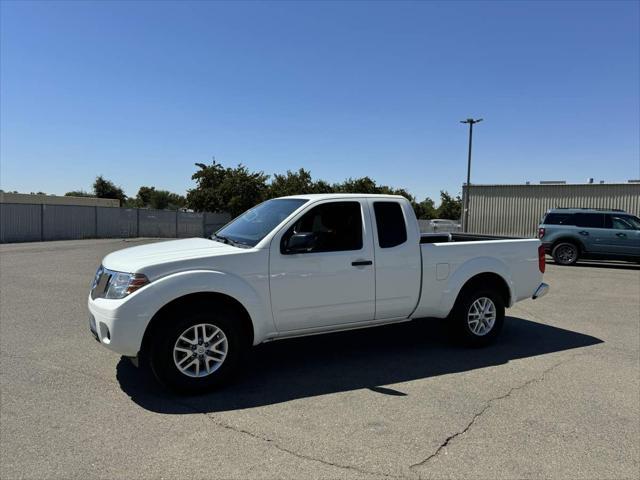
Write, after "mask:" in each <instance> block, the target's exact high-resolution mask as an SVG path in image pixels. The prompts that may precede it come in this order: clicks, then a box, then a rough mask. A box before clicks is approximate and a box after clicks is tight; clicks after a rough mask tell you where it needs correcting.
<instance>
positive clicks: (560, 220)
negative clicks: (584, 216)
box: [542, 213, 575, 225]
mask: <svg viewBox="0 0 640 480" xmlns="http://www.w3.org/2000/svg"><path fill="white" fill-rule="evenodd" d="M542 223H544V224H545V225H575V223H574V218H573V214H572V213H550V214H548V215H547V216H546V217H545V219H544V221H543V222H542Z"/></svg>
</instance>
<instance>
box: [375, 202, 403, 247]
mask: <svg viewBox="0 0 640 480" xmlns="http://www.w3.org/2000/svg"><path fill="white" fill-rule="evenodd" d="M373 211H374V213H375V216H376V229H377V231H378V245H379V246H380V248H392V247H396V246H398V245H402V244H403V243H404V242H406V241H407V225H406V223H405V221H404V214H403V213H402V206H401V205H400V203H398V202H392V201H391V202H373Z"/></svg>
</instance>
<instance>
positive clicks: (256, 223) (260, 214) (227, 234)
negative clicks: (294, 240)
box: [214, 198, 307, 247]
mask: <svg viewBox="0 0 640 480" xmlns="http://www.w3.org/2000/svg"><path fill="white" fill-rule="evenodd" d="M306 202H307V200H303V199H300V198H279V199H275V200H267V201H266V202H264V203H261V204H260V205H257V206H255V207H253V208H252V209H251V210H247V211H246V212H244V213H243V214H242V215H240V216H239V217H237V218H236V219H235V220H233V221H232V222H231V223H229V224H227V225H226V226H225V227H223V228H221V229H220V230H218V231H217V232H216V233H215V234H214V237H218V238H220V239H227V240H230V241H231V242H233V243H239V244H241V245H248V246H250V247H254V246H256V245H257V243H258V242H259V241H260V240H262V239H263V238H264V237H266V236H267V234H268V233H269V232H270V231H271V230H273V229H274V228H276V227H277V226H278V225H279V224H280V223H282V221H283V220H284V219H285V218H287V217H288V216H289V215H291V213H293V211H294V210H296V209H298V207H300V206H301V205H302V204H304V203H306Z"/></svg>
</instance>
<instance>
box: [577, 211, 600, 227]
mask: <svg viewBox="0 0 640 480" xmlns="http://www.w3.org/2000/svg"><path fill="white" fill-rule="evenodd" d="M575 216H576V225H577V226H578V227H585V228H604V215H603V214H602V213H576V215H575Z"/></svg>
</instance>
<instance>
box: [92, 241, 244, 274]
mask: <svg viewBox="0 0 640 480" xmlns="http://www.w3.org/2000/svg"><path fill="white" fill-rule="evenodd" d="M244 250H245V249H241V248H238V247H234V246H231V245H227V244H225V243H221V242H216V241H213V240H208V239H206V238H185V239H184V240H170V241H168V242H158V243H152V244H149V245H139V246H137V247H129V248H125V249H123V250H118V251H117V252H113V253H110V254H109V255H107V256H106V257H104V259H103V260H102V264H103V265H104V266H105V268H108V269H109V270H115V271H118V272H128V273H137V272H141V271H143V270H144V269H145V268H148V267H151V266H157V265H161V264H167V263H173V262H180V261H184V260H193V259H198V258H205V257H213V256H219V255H226V254H229V253H240V252H242V251H244Z"/></svg>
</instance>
